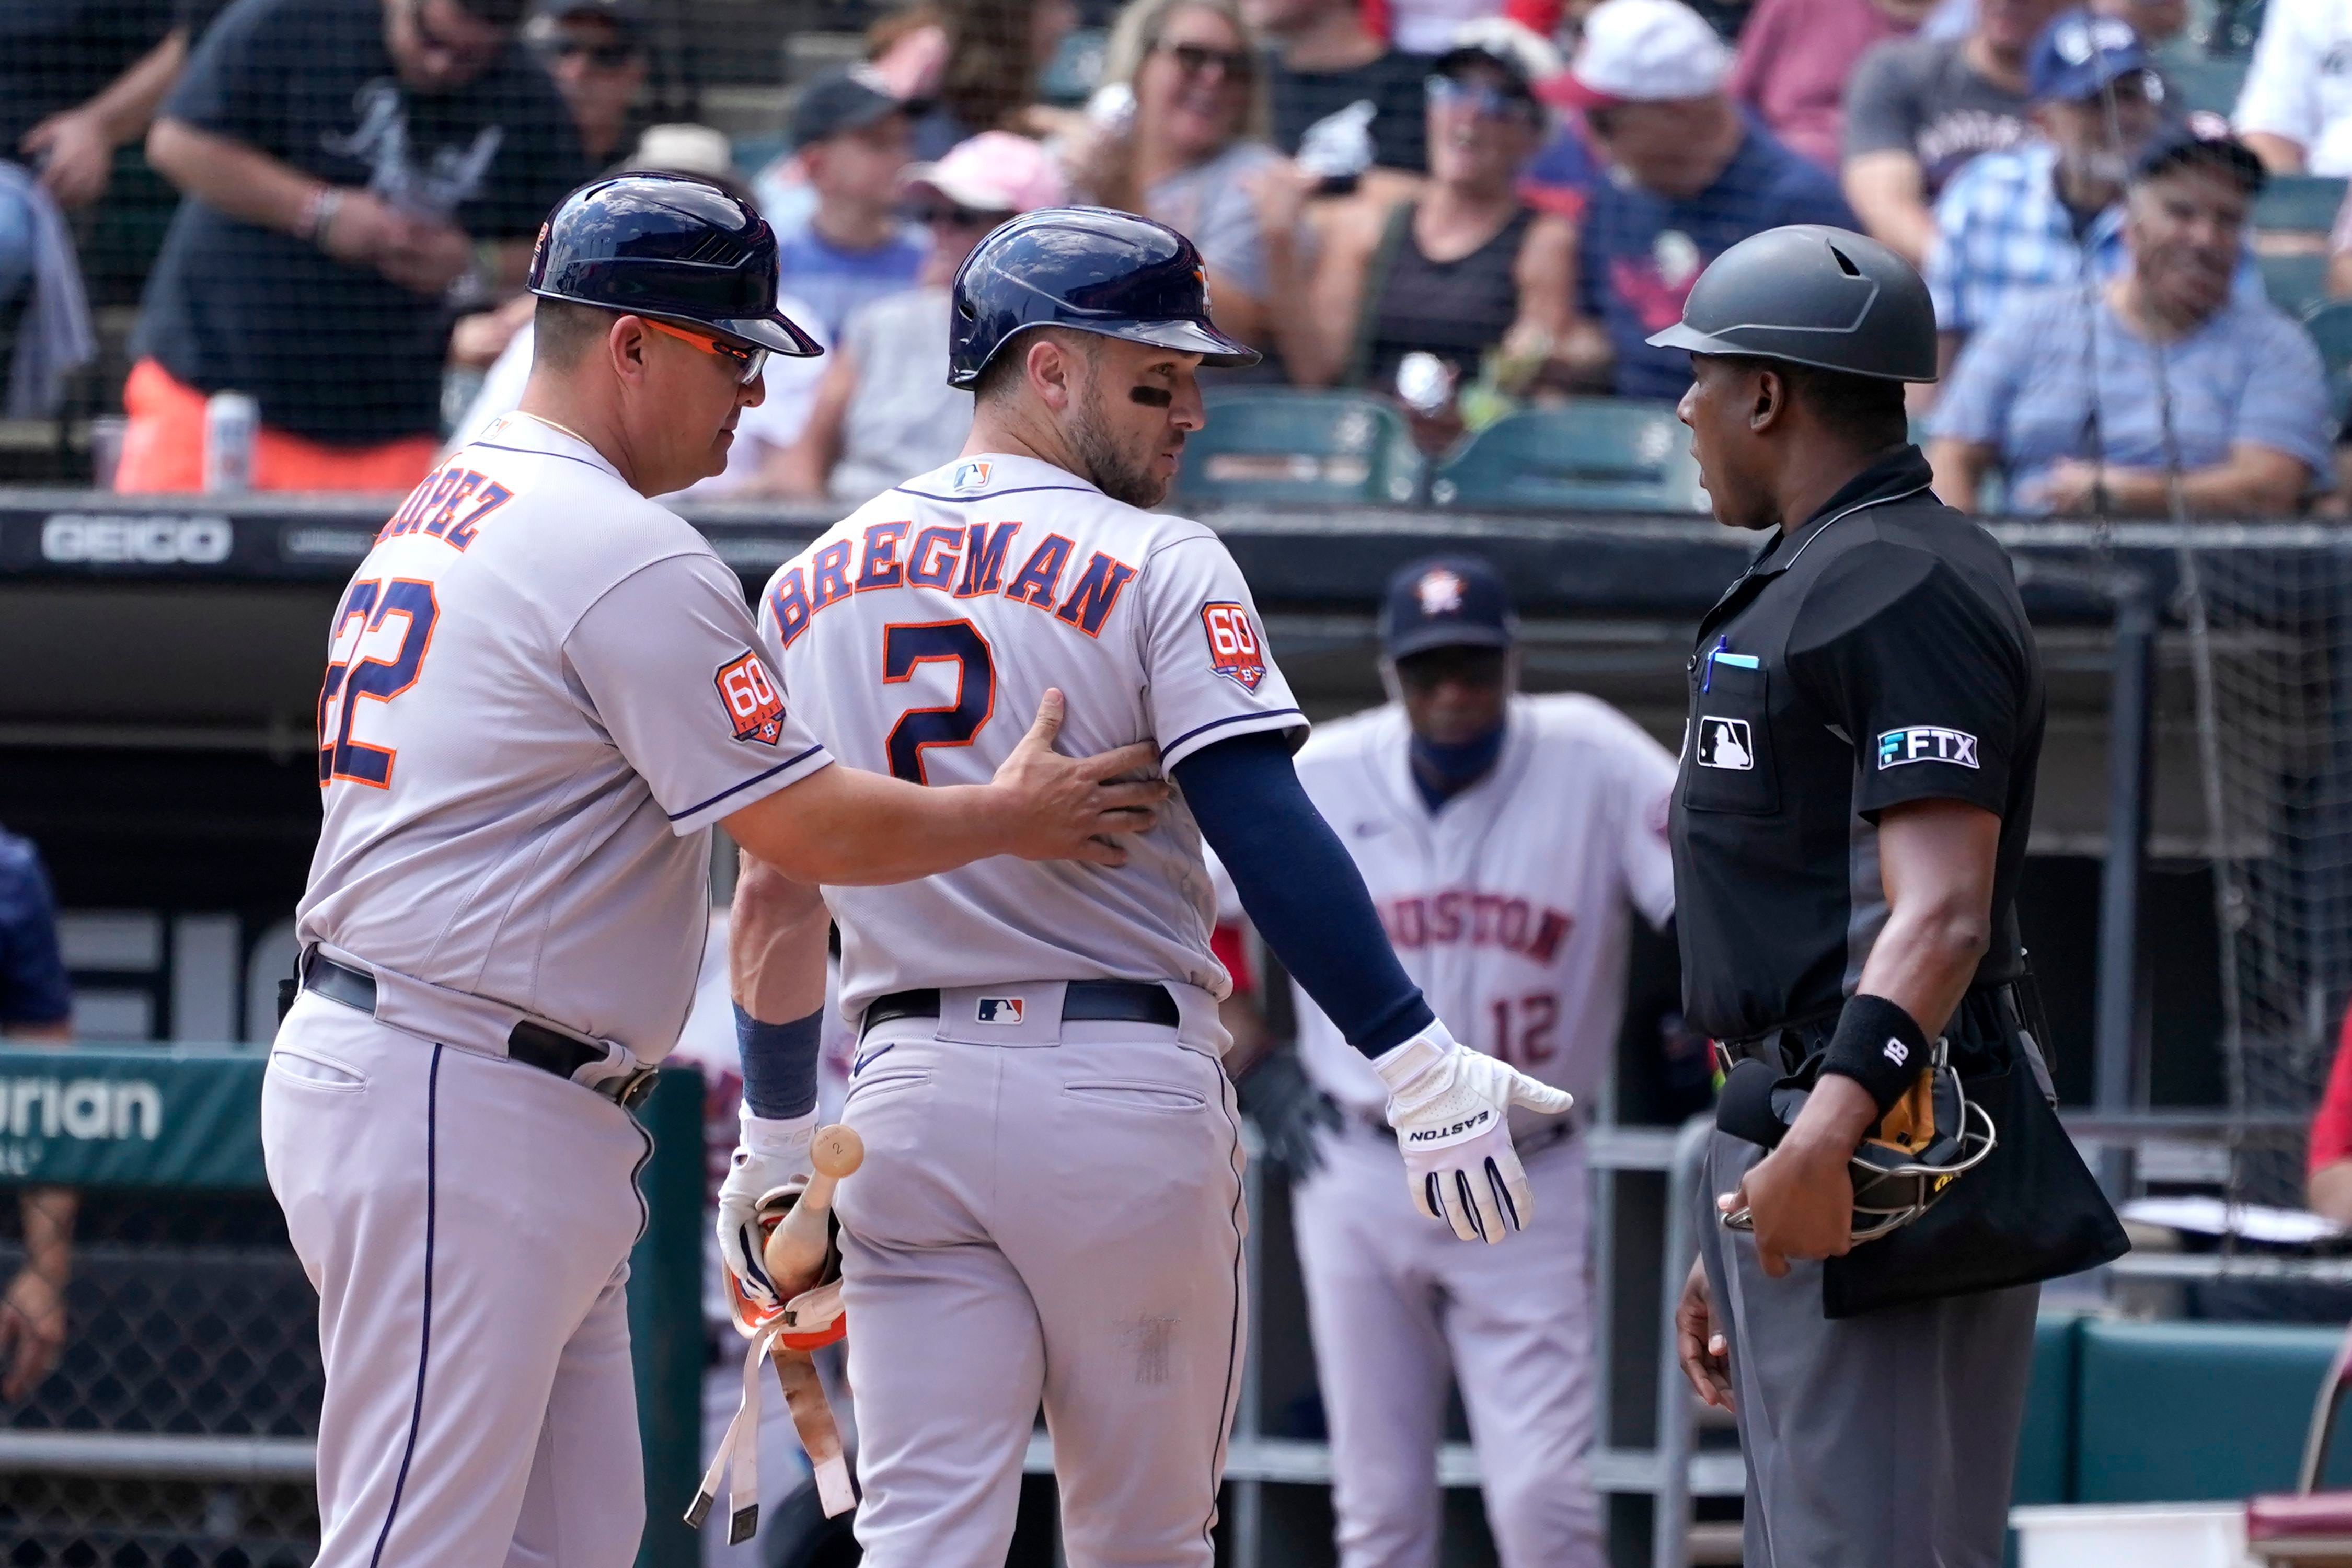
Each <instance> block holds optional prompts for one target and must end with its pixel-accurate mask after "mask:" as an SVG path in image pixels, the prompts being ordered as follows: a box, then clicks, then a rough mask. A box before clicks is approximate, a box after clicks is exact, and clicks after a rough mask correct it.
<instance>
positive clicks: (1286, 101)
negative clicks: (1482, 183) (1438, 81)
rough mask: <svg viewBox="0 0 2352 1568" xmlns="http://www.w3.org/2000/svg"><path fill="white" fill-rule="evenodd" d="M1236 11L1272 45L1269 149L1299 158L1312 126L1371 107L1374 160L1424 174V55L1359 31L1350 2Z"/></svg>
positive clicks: (1251, 6) (1304, 1)
mask: <svg viewBox="0 0 2352 1568" xmlns="http://www.w3.org/2000/svg"><path fill="white" fill-rule="evenodd" d="M1242 9H1243V13H1244V15H1245V16H1247V17H1248V18H1249V24H1250V26H1253V27H1255V28H1256V29H1257V32H1258V35H1259V37H1263V38H1265V39H1267V40H1269V41H1270V42H1271V43H1272V44H1273V46H1274V48H1273V51H1272V60H1271V63H1270V64H1269V65H1268V67H1267V70H1266V92H1267V100H1268V106H1269V108H1270V110H1271V111H1272V116H1273V125H1274V144H1275V145H1276V147H1278V148H1280V149H1281V150H1282V152H1283V153H1285V154H1286V155H1287V156H1292V157H1296V156H1297V153H1298V148H1299V143H1300V142H1302V141H1304V140H1305V138H1306V135H1307V130H1308V129H1309V128H1310V127H1312V126H1314V125H1317V124H1319V123H1321V122H1323V121H1328V119H1329V118H1330V117H1331V116H1332V115H1335V114H1338V113H1340V112H1342V111H1343V110H1347V109H1348V108H1349V106H1350V105H1352V104H1356V103H1370V105H1371V106H1372V121H1371V124H1370V127H1369V129H1370V132H1371V137H1372V162H1373V163H1374V164H1375V165H1376V166H1377V167H1380V168H1383V169H1399V170H1402V171H1404V172H1406V173H1408V174H1423V173H1425V172H1426V171H1427V170H1428V168H1429V141H1428V133H1427V129H1426V116H1425V115H1424V114H1423V99H1424V96H1425V94H1424V91H1423V83H1424V82H1425V81H1426V79H1428V76H1429V70H1430V66H1431V63H1432V62H1431V59H1430V57H1429V56H1427V55H1415V54H1408V53H1406V52H1405V51H1404V50H1402V49H1400V48H1397V47H1394V46H1393V45H1391V44H1390V43H1389V42H1388V41H1387V40H1386V39H1383V38H1381V37H1380V36H1379V35H1377V34H1375V33H1374V32H1373V31H1372V30H1371V29H1370V28H1369V27H1367V26H1364V19H1363V15H1362V13H1361V11H1360V9H1359V8H1358V5H1357V4H1356V0H1244V4H1243V7H1242Z"/></svg>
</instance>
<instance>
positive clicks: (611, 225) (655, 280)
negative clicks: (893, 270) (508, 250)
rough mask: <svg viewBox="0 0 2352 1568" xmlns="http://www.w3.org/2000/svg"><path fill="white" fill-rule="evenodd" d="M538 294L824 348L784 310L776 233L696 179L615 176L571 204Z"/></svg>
mask: <svg viewBox="0 0 2352 1568" xmlns="http://www.w3.org/2000/svg"><path fill="white" fill-rule="evenodd" d="M530 291H531V292H532V293H534V294H536V295H538V296H539V297H540V298H541V299H542V300H572V301H574V302H575V303H578V304H582V305H601V306H603V307H604V309H605V310H626V311H628V312H629V313H631V314H632V315H638V316H658V317H661V318H663V319H665V320H667V321H681V322H686V323H689V324H691V325H694V326H698V327H704V328H708V329H709V331H714V332H719V333H723V334H724V335H726V336H728V337H730V338H736V339H740V340H741V341H742V342H746V343H749V344H751V346H753V347H754V348H762V349H766V350H767V351H768V352H769V353H779V354H786V355H790V356H792V357H794V358H800V359H806V358H809V357H811V356H813V355H815V354H820V353H824V349H823V348H821V347H819V346H818V344H817V342H816V340H815V339H814V338H812V337H810V336H809V335H808V334H807V333H806V332H804V331H801V329H800V328H799V327H798V326H796V325H794V324H793V322H792V321H789V320H788V319H786V317H785V316H784V314H783V312H782V311H781V310H777V309H776V234H775V231H774V230H773V229H772V228H770V227H769V226H768V223H767V220H766V219H765V218H762V217H761V216H760V215H759V214H758V213H756V212H754V211H752V210H751V204H750V203H748V202H745V201H744V200H743V199H742V198H740V196H735V195H730V194H729V193H728V192H726V191H724V190H722V189H720V188H719V186H717V185H715V184H711V183H710V182H709V181H708V180H698V179H696V178H694V177H693V176H691V175H688V174H615V175H614V176H612V177H611V178H609V179H602V180H591V181H590V182H589V183H588V184H584V185H583V186H581V187H580V188H579V189H578V190H576V191H574V192H572V194H571V195H568V196H566V197H564V198H563V203H562V205H560V206H558V207H557V208H556V209H555V216H552V217H551V218H549V219H548V220H547V222H546V223H545V224H544V225H542V226H541V228H540V231H539V244H538V245H537V246H536V247H534V248H533V249H532V251H531V254H530Z"/></svg>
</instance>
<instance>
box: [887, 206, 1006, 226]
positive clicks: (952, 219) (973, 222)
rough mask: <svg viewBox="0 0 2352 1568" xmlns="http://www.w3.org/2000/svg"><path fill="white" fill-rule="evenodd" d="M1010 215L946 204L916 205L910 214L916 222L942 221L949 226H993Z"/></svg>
mask: <svg viewBox="0 0 2352 1568" xmlns="http://www.w3.org/2000/svg"><path fill="white" fill-rule="evenodd" d="M912 216H913V217H914V220H915V221H916V222H917V223H922V224H932V223H943V224H946V225H948V226H950V228H994V227H995V226H997V225H998V224H1000V223H1002V222H1003V221H1004V220H1005V219H1006V218H1007V217H1010V216H1012V215H1011V214H1010V213H992V212H982V211H981V210H980V209H978V208H977V207H960V206H955V205H946V204H935V205H930V206H923V207H917V208H916V209H915V210H914V212H913V214H912Z"/></svg>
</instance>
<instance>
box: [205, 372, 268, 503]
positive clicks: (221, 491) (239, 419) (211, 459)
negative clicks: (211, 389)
mask: <svg viewBox="0 0 2352 1568" xmlns="http://www.w3.org/2000/svg"><path fill="white" fill-rule="evenodd" d="M260 434H261V405H259V404H257V403H256V402H254V400H253V399H252V398H251V397H248V396H247V395H245V394H244V393H242V392H215V393H214V394H213V395H212V396H211V397H210V398H208V399H206V400H205V494H207V495H236V494H239V493H241V492H243V491H246V490H249V489H252V488H253V446H254V441H255V439H256V438H257V437H259V435H260Z"/></svg>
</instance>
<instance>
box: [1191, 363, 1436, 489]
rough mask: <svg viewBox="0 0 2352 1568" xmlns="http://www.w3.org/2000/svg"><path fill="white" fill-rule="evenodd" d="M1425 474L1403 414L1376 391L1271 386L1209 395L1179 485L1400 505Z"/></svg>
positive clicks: (1418, 487)
mask: <svg viewBox="0 0 2352 1568" xmlns="http://www.w3.org/2000/svg"><path fill="white" fill-rule="evenodd" d="M1421 472H1422V462H1421V454H1420V453H1419V452H1417V451H1415V450H1414V449H1413V445H1412V433H1411V431H1410V430H1408V429H1407V428H1406V426H1405V422H1404V416H1403V415H1402V414H1400V413H1398V412H1397V411H1396V410H1395V409H1394V408H1392V407H1391V406H1390V405H1387V404H1386V403H1383V402H1381V400H1379V399H1378V398H1373V397H1366V396H1363V395H1360V394H1359V393H1352V392H1298V391H1289V390H1276V389H1274V388H1265V389H1254V390H1249V391H1235V392H1227V393H1223V394H1220V395H1213V396H1212V397H1211V398H1210V399H1209V423H1208V426H1207V427H1206V428H1205V429H1202V430H1198V431H1195V432H1194V433H1193V435H1192V438H1191V439H1190V440H1188V441H1186V442H1185V443H1184V460H1183V467H1182V468H1180V469H1179V470H1178V472H1177V475H1176V489H1177V490H1178V492H1179V493H1180V494H1181V495H1183V496H1184V497H1186V498H1187V499H1188V500H1225V501H1312V502H1322V503H1325V504H1345V503H1348V502H1350V501H1354V502H1359V503H1360V502H1365V501H1370V502H1373V503H1375V504H1384V505H1391V506H1402V505H1403V504H1405V503H1406V502H1409V501H1411V500H1413V498H1414V497H1415V496H1416V495H1417V494H1418V493H1419V491H1420V486H1421Z"/></svg>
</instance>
